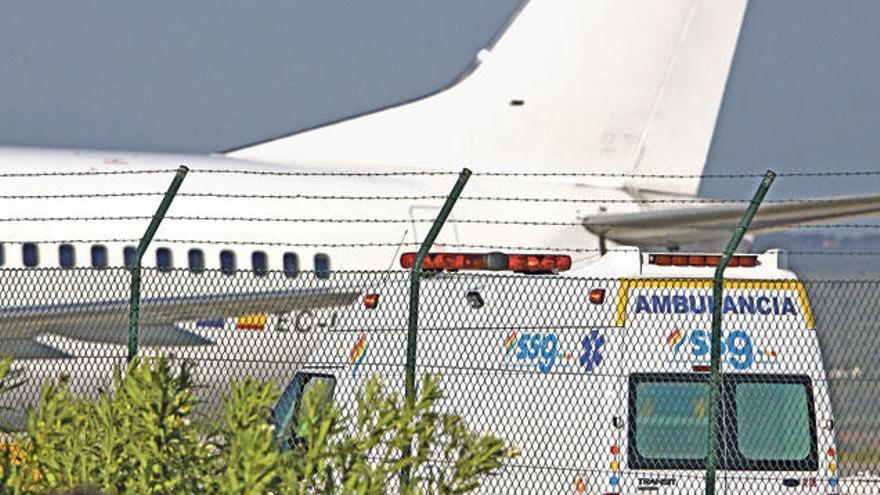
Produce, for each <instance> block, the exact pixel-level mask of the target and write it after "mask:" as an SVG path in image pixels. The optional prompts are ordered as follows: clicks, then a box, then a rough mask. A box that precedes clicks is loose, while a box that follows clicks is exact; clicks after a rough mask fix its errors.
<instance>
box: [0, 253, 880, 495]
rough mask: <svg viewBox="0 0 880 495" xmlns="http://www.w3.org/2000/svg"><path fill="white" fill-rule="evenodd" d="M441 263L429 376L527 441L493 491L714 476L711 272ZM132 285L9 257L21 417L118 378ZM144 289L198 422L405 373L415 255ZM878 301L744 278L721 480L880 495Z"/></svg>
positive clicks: (736, 310) (694, 487) (734, 296)
mask: <svg viewBox="0 0 880 495" xmlns="http://www.w3.org/2000/svg"><path fill="white" fill-rule="evenodd" d="M429 275H430V276H425V277H424V278H423V280H422V283H421V303H420V311H419V330H418V353H417V375H421V374H424V373H432V374H436V375H439V376H440V377H441V380H442V387H443V390H444V391H445V398H444V399H443V401H442V407H443V408H444V409H446V410H449V411H454V412H457V413H460V414H461V415H463V416H464V418H465V419H466V421H467V422H468V424H469V425H470V426H471V427H473V428H475V429H477V430H479V431H483V432H491V433H493V434H496V435H498V436H500V437H502V438H504V439H506V440H507V441H508V442H511V443H512V444H514V445H516V446H517V447H518V449H519V450H520V452H521V455H520V456H519V457H518V458H517V459H515V460H514V461H512V462H511V463H509V464H508V465H507V466H506V467H505V468H504V469H503V471H502V472H501V473H500V474H499V475H498V476H496V477H493V478H492V479H490V480H488V482H487V483H486V484H485V486H484V487H483V490H484V491H488V492H499V493H511V492H519V493H525V492H541V493H550V492H554V493H560V492H564V493H630V492H637V491H638V492H642V491H647V492H656V493H697V492H702V490H703V487H704V483H705V458H706V454H707V438H708V434H709V424H708V415H709V408H710V407H713V404H711V403H710V399H709V385H708V373H707V372H708V366H709V352H708V351H709V342H710V337H711V336H710V331H709V329H710V328H711V303H712V301H711V300H710V296H711V281H709V280H705V279H699V280H696V279H679V280H674V279H650V280H629V279H587V278H577V277H562V276H551V275H532V276H524V275H494V274H493V275H483V274H479V275H477V274H470V273H441V274H429ZM129 282H130V274H129V272H128V271H127V270H126V269H123V268H108V269H102V270H98V269H68V270H63V269H5V270H0V345H2V349H0V354H12V355H14V356H16V357H17V358H18V359H16V360H15V362H14V366H13V370H14V373H16V375H17V377H18V378H21V379H25V380H27V383H26V385H25V386H24V387H22V388H19V389H17V390H15V391H14V392H12V393H9V394H7V395H4V396H2V397H0V402H2V405H5V406H9V407H12V408H13V411H12V412H11V413H10V414H7V417H6V418H5V419H7V420H8V421H9V422H11V423H12V424H13V425H18V426H21V425H22V424H23V421H24V418H25V411H26V408H27V407H30V406H33V404H34V403H35V402H36V400H37V397H38V396H39V389H40V387H41V385H42V382H43V381H44V380H45V379H47V378H50V377H57V376H59V375H66V376H68V377H69V379H70V383H71V387H72V388H73V389H74V390H75V391H76V392H77V393H79V394H82V395H83V396H85V397H94V396H95V395H96V393H97V391H98V390H99V389H101V388H104V387H107V386H108V385H109V384H110V380H111V379H112V370H113V368H114V367H115V366H118V365H121V364H123V363H124V361H125V356H126V345H127V341H128V316H129V314H128V310H129V306H128V302H129V299H128V298H129ZM142 290H143V292H142V303H141V315H140V331H139V343H140V351H139V353H140V354H141V355H151V354H161V355H165V356H169V357H171V358H173V359H174V360H178V361H182V360H191V361H194V362H195V363H196V365H197V367H196V371H195V380H196V383H197V390H196V393H197V397H198V403H199V408H198V411H197V412H198V415H199V418H200V419H201V420H204V421H211V420H212V419H213V418H214V417H215V416H216V414H217V413H218V411H219V409H220V406H221V404H222V400H221V399H222V397H223V395H224V393H225V391H226V390H227V389H228V384H229V382H230V380H235V379H240V378H244V377H254V378H257V379H262V380H271V381H274V382H276V383H277V384H278V386H279V388H283V387H284V386H285V385H286V384H288V383H289V382H290V381H291V380H292V379H293V377H294V375H295V374H296V373H323V374H332V375H334V376H335V380H336V384H335V393H334V399H335V401H336V402H337V404H339V405H340V406H342V407H344V408H347V412H349V413H353V412H354V411H353V409H352V408H353V404H354V394H355V392H356V391H357V390H358V388H359V387H360V386H361V385H363V383H364V380H365V379H366V378H367V377H369V376H372V375H376V374H378V375H380V376H381V377H382V378H383V380H384V381H385V383H386V384H387V385H388V386H389V387H391V388H396V389H398V390H401V391H402V390H403V383H404V373H405V370H404V362H405V356H406V332H407V317H408V305H409V273H408V272H405V271H391V272H340V271H337V272H330V273H314V272H298V273H291V272H282V271H266V272H264V273H254V272H253V271H239V272H234V273H232V272H221V271H217V270H204V271H201V272H199V273H193V272H190V271H186V270H171V271H157V270H156V269H144V270H143V289H142ZM366 294H378V297H379V298H378V304H377V306H376V307H375V308H372V309H371V308H367V307H366V306H365V303H364V296H365V295H366ZM878 296H880V281H878V280H857V281H850V280H808V281H803V282H797V281H793V280H780V281H728V282H726V284H725V298H724V302H723V309H724V320H723V332H722V343H723V345H724V348H723V349H722V372H723V382H722V394H721V400H720V401H719V404H718V408H719V412H720V421H719V425H718V440H719V449H718V463H719V471H718V481H717V487H718V489H719V490H720V491H721V492H725V491H727V492H732V493H744V492H749V493H791V492H792V487H797V489H798V490H803V491H808V492H810V493H838V492H841V493H876V492H878V491H880V478H875V476H878V475H880V419H878V418H880V415H878V412H877V411H878V405H880V404H878V402H880V400H878V399H880V388H878V378H880V377H878V366H877V358H876V356H877V352H878V350H880V334H878V323H877V322H878V320H880V318H878V316H880V305H878V303H877V301H878ZM437 461H438V462H442V459H437Z"/></svg>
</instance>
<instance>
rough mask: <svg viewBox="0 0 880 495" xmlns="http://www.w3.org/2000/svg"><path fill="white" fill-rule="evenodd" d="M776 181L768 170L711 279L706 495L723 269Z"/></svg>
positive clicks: (713, 438)
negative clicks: (710, 354)
mask: <svg viewBox="0 0 880 495" xmlns="http://www.w3.org/2000/svg"><path fill="white" fill-rule="evenodd" d="M775 178H776V173H775V172H773V171H772V170H768V171H767V173H766V174H764V179H763V180H762V181H761V185H760V186H758V190H757V192H755V197H754V198H752V202H751V203H749V207H748V208H746V211H745V213H743V216H742V219H740V221H739V225H738V226H737V227H736V230H735V231H734V232H733V235H732V236H731V237H730V240H729V241H728V242H727V247H725V248H724V255H723V256H721V260H720V261H719V262H718V266H717V267H716V268H715V277H714V278H713V280H712V298H713V299H712V363H711V371H710V374H709V438H708V450H707V452H706V495H714V494H715V465H716V464H717V461H718V458H717V455H716V454H717V453H716V450H717V449H718V432H717V426H718V417H719V416H720V412H721V411H720V409H721V404H720V399H721V308H722V297H723V291H724V270H725V269H727V264H728V263H729V262H730V258H731V257H732V256H733V253H734V252H736V248H738V247H739V243H740V241H742V238H743V236H745V235H746V231H748V230H749V225H751V223H752V219H753V218H755V214H756V213H757V212H758V207H760V206H761V202H762V201H764V196H765V195H767V190H768V189H770V184H772V183H773V179H775Z"/></svg>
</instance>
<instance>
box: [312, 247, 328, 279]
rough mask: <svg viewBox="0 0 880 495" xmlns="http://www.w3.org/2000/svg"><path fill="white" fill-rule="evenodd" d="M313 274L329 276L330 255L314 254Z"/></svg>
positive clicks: (320, 276)
mask: <svg viewBox="0 0 880 495" xmlns="http://www.w3.org/2000/svg"><path fill="white" fill-rule="evenodd" d="M315 276H316V277H318V278H328V277H330V257H329V256H327V255H326V254H324V253H318V254H316V255H315Z"/></svg>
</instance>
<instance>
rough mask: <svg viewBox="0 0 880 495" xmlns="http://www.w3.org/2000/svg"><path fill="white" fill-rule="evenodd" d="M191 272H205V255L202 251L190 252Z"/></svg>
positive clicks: (192, 250) (194, 250)
mask: <svg viewBox="0 0 880 495" xmlns="http://www.w3.org/2000/svg"><path fill="white" fill-rule="evenodd" d="M189 271H191V272H193V273H202V272H203V271H205V253H204V252H203V251H202V250H201V249H190V250H189Z"/></svg>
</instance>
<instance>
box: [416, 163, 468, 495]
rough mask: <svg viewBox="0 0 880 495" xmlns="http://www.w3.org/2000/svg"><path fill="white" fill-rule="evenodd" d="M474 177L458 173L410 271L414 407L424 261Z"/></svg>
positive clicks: (466, 171) (464, 171) (462, 172)
mask: <svg viewBox="0 0 880 495" xmlns="http://www.w3.org/2000/svg"><path fill="white" fill-rule="evenodd" d="M470 177H471V171H470V170H468V169H466V168H465V169H462V171H461V173H460V174H458V181H456V182H455V185H454V186H453V187H452V191H451V192H450V193H449V196H447V197H446V202H445V203H444V204H443V208H441V209H440V213H439V214H438V215H437V218H435V219H434V224H433V225H431V230H429V231H428V235H426V236H425V240H424V241H422V245H421V247H419V252H418V253H417V254H416V259H415V262H413V267H412V270H411V271H410V273H409V322H408V325H407V331H406V385H405V392H404V393H405V400H406V403H407V405H408V406H410V407H412V406H413V405H414V404H415V402H416V340H417V338H416V334H417V331H418V326H419V281H420V279H421V276H422V261H424V259H425V256H427V255H428V251H429V250H430V249H431V246H433V245H434V240H436V239H437V235H438V234H440V229H442V228H443V224H444V223H446V219H447V218H448V217H449V213H450V212H451V211H452V207H453V206H455V202H456V201H457V200H458V197H459V196H461V191H462V189H464V185H465V184H467V181H468V179H469V178H470ZM410 452H411V446H409V445H404V447H403V456H404V457H409V455H410ZM401 478H402V484H403V485H406V484H407V483H409V468H405V469H404V470H403V471H402V473H401Z"/></svg>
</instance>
